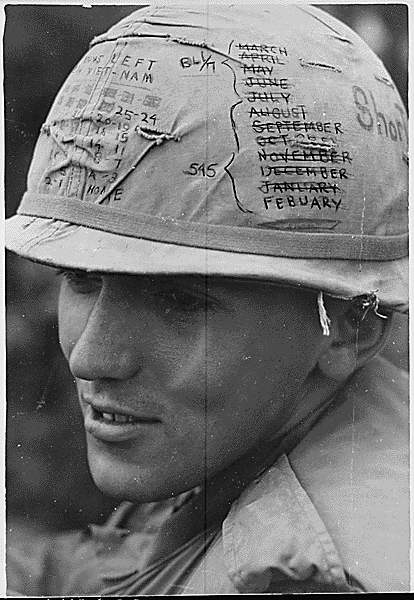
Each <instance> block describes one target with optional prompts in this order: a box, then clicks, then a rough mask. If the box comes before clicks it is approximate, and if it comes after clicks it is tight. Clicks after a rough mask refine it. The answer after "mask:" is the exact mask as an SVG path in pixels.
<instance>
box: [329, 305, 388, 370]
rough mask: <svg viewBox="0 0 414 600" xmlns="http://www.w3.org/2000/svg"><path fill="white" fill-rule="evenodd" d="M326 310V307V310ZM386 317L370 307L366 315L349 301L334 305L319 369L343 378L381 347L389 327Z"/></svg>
mask: <svg viewBox="0 0 414 600" xmlns="http://www.w3.org/2000/svg"><path fill="white" fill-rule="evenodd" d="M328 313H329V310H328ZM391 323H392V315H391V314H390V315H389V316H387V317H386V318H384V317H381V316H379V315H377V314H376V313H375V312H374V311H373V310H369V311H368V312H366V313H365V315H363V314H361V313H360V312H359V311H357V310H356V309H355V308H354V307H352V306H349V303H348V305H347V306H346V307H345V308H344V305H343V306H342V307H341V306H340V307H339V308H338V307H335V310H334V314H333V316H332V329H331V337H332V341H331V344H330V345H329V346H328V348H327V349H326V350H324V351H323V353H322V354H321V355H320V357H319V359H318V367H319V370H320V371H321V372H322V373H323V374H324V375H325V376H326V377H328V378H330V379H335V380H337V381H344V380H345V379H347V378H348V377H349V376H350V375H352V373H353V372H354V371H355V370H356V369H358V368H359V367H361V366H362V365H364V364H365V363H366V362H368V361H369V360H371V359H372V358H373V357H374V356H375V355H376V354H378V352H379V351H380V350H381V349H382V347H383V345H384V344H385V342H386V340H387V336H388V333H389V330H390V328H391Z"/></svg>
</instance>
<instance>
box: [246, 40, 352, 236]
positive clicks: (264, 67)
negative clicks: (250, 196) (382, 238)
mask: <svg viewBox="0 0 414 600" xmlns="http://www.w3.org/2000/svg"><path fill="white" fill-rule="evenodd" d="M236 48H237V52H238V58H239V59H240V61H241V63H242V64H240V65H239V67H238V69H239V76H238V78H237V79H238V81H239V85H238V91H239V94H240V92H241V94H240V95H243V97H244V99H245V101H243V103H242V107H243V108H244V107H246V109H245V110H246V111H247V114H246V113H245V115H246V116H247V118H248V121H249V123H250V127H251V130H252V132H253V135H254V139H255V142H256V145H257V158H256V160H255V165H256V167H255V168H257V175H258V178H257V186H256V189H258V190H259V192H260V194H261V195H260V198H261V202H262V205H261V210H260V213H261V214H262V215H263V214H264V216H266V217H269V218H270V220H271V221H272V222H273V217H276V216H277V218H278V219H279V225H280V226H282V221H280V217H282V214H283V213H288V212H291V211H289V210H286V209H295V210H294V212H295V214H296V215H297V214H303V217H304V218H296V219H287V220H286V221H285V224H286V227H288V228H292V229H299V228H303V229H317V230H321V229H334V228H335V227H336V225H338V223H339V222H340V212H339V211H340V210H341V208H343V206H341V205H342V202H343V199H344V190H343V189H341V184H343V182H344V180H347V179H348V178H349V177H350V172H349V170H350V168H351V164H352V157H351V155H350V152H348V151H346V150H343V149H342V148H341V149H339V147H340V146H342V144H340V142H341V136H342V135H343V134H344V127H343V125H342V123H341V122H339V121H335V120H323V121H322V120H320V118H319V119H315V118H313V115H314V114H315V113H317V114H318V116H319V117H320V116H321V115H323V116H325V114H324V111H323V110H322V108H321V107H318V106H316V110H315V105H314V104H312V107H311V108H308V106H307V105H306V104H305V102H304V101H303V97H302V98H300V97H299V96H300V94H299V92H298V91H297V89H296V86H295V82H294V81H292V79H291V78H288V77H285V76H283V74H284V67H285V65H287V64H288V63H289V61H290V60H291V57H290V56H289V51H288V49H287V48H286V47H285V46H279V45H271V46H270V45H263V44H261V45H258V44H253V43H241V42H240V43H237V44H236ZM295 60H296V59H295ZM299 68H303V69H307V68H312V63H307V62H305V61H302V59H300V64H299ZM256 197H257V194H256ZM254 212H256V211H254ZM338 212H339V214H338ZM281 213H282V214H281ZM315 213H319V216H318V218H317V219H314V218H313V216H314V215H315V216H316V214H315ZM322 213H323V214H324V216H326V217H328V218H326V219H325V218H322V219H321V216H322ZM327 213H329V215H328V214H327Z"/></svg>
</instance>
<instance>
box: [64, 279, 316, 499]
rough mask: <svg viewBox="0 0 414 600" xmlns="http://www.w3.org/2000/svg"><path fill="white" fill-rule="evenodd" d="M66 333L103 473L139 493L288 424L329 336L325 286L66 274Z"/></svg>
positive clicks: (95, 471)
mask: <svg viewBox="0 0 414 600" xmlns="http://www.w3.org/2000/svg"><path fill="white" fill-rule="evenodd" d="M59 335H60V343H61V346H62V349H63V352H64V354H65V356H66V358H67V360H68V362H69V366H70V369H71V371H72V373H73V375H74V377H75V378H76V384H77V389H78V395H79V402H80V406H81V408H82V412H83V416H84V420H85V428H86V432H87V433H86V436H87V447H88V457H89V464H90V468H91V472H92V475H93V478H94V480H95V482H96V484H97V485H98V487H99V488H100V489H102V490H103V491H105V492H107V493H109V494H111V495H115V496H117V497H120V498H123V499H130V500H136V501H140V502H150V501H153V500H159V499H162V498H166V497H168V496H171V495H176V494H178V493H180V492H182V491H184V490H187V489H190V488H192V487H194V486H196V485H199V484H201V485H202V484H203V482H204V481H205V479H206V478H211V477H212V476H214V475H217V474H218V473H220V472H221V471H222V470H224V469H225V468H226V467H228V466H229V465H230V464H231V463H233V462H234V461H236V460H237V459H239V458H241V457H242V456H244V455H247V454H248V453H249V451H250V450H251V449H252V448H253V447H254V446H255V445H256V444H258V443H260V441H261V440H265V439H267V438H268V437H269V436H270V435H274V434H275V432H277V431H279V430H280V431H281V430H282V429H283V426H284V425H285V424H286V422H287V421H288V420H289V419H290V418H291V417H292V415H293V414H294V413H295V409H296V406H297V405H298V403H299V402H300V400H301V392H302V390H303V384H304V382H305V380H306V378H307V376H308V375H309V373H310V372H311V371H312V369H313V368H314V366H315V364H316V361H317V356H318V353H319V352H320V349H321V345H322V342H321V340H322V334H321V328H320V325H319V321H318V316H317V308H316V301H315V294H312V293H309V292H304V291H302V290H299V289H294V288H287V287H281V286H276V285H266V284H263V283H258V282H252V281H243V280H237V279H230V278H229V279H226V278H209V279H208V285H206V279H205V278H203V277H175V276H169V277H148V276H135V275H132V276H129V275H104V276H100V275H96V274H92V275H86V274H84V273H70V272H68V273H66V274H65V276H64V280H63V282H62V289H61V295H60V302H59Z"/></svg>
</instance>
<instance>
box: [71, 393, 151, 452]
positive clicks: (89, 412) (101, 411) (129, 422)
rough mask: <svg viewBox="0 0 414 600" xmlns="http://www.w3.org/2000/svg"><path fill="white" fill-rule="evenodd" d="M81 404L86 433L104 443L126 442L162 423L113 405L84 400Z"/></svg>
mask: <svg viewBox="0 0 414 600" xmlns="http://www.w3.org/2000/svg"><path fill="white" fill-rule="evenodd" d="M82 403H83V406H84V411H83V412H84V419H85V429H86V431H87V432H88V433H90V434H91V435H93V436H94V437H96V438H98V439H101V440H104V441H108V442H116V441H126V440H129V439H132V438H134V437H137V436H139V435H141V434H142V433H143V430H145V429H148V428H151V427H157V426H159V425H161V423H162V421H161V419H159V418H158V417H153V416H149V415H146V414H141V413H138V412H137V411H134V412H129V411H128V409H125V408H123V407H122V408H120V407H118V406H115V405H113V404H100V403H97V402H92V401H89V400H84V399H83V401H82Z"/></svg>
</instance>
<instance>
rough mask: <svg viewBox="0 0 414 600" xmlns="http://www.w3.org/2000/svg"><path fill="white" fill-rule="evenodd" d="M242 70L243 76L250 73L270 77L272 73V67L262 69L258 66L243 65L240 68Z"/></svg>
mask: <svg viewBox="0 0 414 600" xmlns="http://www.w3.org/2000/svg"><path fill="white" fill-rule="evenodd" d="M242 69H243V75H246V73H247V74H250V73H252V74H253V75H269V77H270V75H271V74H272V73H273V67H263V66H262V65H259V66H257V67H256V65H243V66H242Z"/></svg>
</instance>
